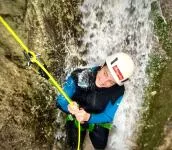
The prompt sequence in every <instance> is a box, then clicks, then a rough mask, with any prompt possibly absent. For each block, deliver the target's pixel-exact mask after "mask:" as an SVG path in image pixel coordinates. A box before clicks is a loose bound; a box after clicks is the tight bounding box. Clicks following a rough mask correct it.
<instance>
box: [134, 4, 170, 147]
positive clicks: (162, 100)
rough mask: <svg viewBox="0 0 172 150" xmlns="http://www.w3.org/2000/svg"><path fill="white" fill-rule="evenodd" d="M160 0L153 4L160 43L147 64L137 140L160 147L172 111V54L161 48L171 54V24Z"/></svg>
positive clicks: (153, 16) (153, 15) (143, 143)
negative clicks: (164, 14) (145, 86)
mask: <svg viewBox="0 0 172 150" xmlns="http://www.w3.org/2000/svg"><path fill="white" fill-rule="evenodd" d="M157 6H158V5H157V2H154V3H153V4H152V14H151V15H152V18H153V20H154V31H155V35H157V36H158V39H159V47H158V48H157V49H155V51H154V53H153V54H151V56H150V62H149V65H148V66H147V74H148V76H149V86H148V87H147V88H146V90H145V103H144V110H143V111H144V113H143V118H142V121H141V124H142V125H141V128H140V129H141V132H140V136H139V138H138V140H137V144H138V149H141V150H144V149H145V150H153V149H156V148H157V147H158V146H159V145H160V143H161V141H162V139H163V129H164V126H165V124H166V122H167V119H168V117H169V116H170V115H171V106H172V102H171V101H169V97H168V95H171V92H170V88H169V87H170V84H171V83H172V79H171V78H169V74H170V73H171V72H172V69H171V67H169V64H170V63H169V62H170V61H169V60H170V59H169V58H168V59H167V56H166V55H165V54H163V53H161V52H160V49H163V50H165V51H166V53H167V55H168V56H171V49H172V42H171V40H170V39H169V32H171V30H170V28H171V24H170V23H166V22H165V20H164V18H163V17H162V16H160V14H159V13H158V10H157V9H158V7H157Z"/></svg>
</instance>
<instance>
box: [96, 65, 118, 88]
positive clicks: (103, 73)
mask: <svg viewBox="0 0 172 150" xmlns="http://www.w3.org/2000/svg"><path fill="white" fill-rule="evenodd" d="M95 83H96V86H97V87H99V88H103V87H104V88H108V87H111V86H113V85H114V84H115V83H116V82H115V80H114V78H113V77H112V75H111V73H110V71H109V69H108V67H107V66H103V67H102V68H101V69H100V70H99V71H98V72H97V75H96V81H95Z"/></svg>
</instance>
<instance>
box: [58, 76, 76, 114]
mask: <svg viewBox="0 0 172 150" xmlns="http://www.w3.org/2000/svg"><path fill="white" fill-rule="evenodd" d="M63 90H64V92H65V93H66V94H67V95H68V96H69V97H70V98H71V97H72V96H73V95H74V93H75V90H76V85H75V82H74V80H73V78H72V77H71V76H70V77H69V78H68V79H67V80H66V82H65V83H64V85H63ZM56 104H57V107H58V108H60V109H61V110H62V111H64V112H66V113H69V111H68V108H67V106H68V102H67V100H66V99H65V98H64V96H63V95H61V94H60V95H58V96H57V97H56Z"/></svg>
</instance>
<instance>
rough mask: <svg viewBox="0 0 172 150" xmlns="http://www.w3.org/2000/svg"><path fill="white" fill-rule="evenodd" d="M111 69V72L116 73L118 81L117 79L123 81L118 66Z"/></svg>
mask: <svg viewBox="0 0 172 150" xmlns="http://www.w3.org/2000/svg"><path fill="white" fill-rule="evenodd" d="M112 68H113V70H114V71H115V73H116V75H117V77H118V79H119V80H123V79H124V77H123V75H122V73H121V71H120V70H119V68H118V66H117V65H115V66H114V67H112Z"/></svg>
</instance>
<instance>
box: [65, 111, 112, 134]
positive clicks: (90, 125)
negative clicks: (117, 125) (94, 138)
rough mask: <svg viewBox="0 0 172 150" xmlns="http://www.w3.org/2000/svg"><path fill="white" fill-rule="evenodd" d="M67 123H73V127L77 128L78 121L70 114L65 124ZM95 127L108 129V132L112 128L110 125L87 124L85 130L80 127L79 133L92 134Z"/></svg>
mask: <svg viewBox="0 0 172 150" xmlns="http://www.w3.org/2000/svg"><path fill="white" fill-rule="evenodd" d="M67 121H74V124H75V126H76V127H77V128H78V121H77V120H76V118H74V117H73V116H72V115H71V114H69V115H67V117H66V122H67ZM95 125H98V126H100V127H103V128H106V129H109V130H110V129H111V128H112V123H96V124H95V123H90V124H88V127H87V128H84V127H82V125H81V131H84V130H88V131H89V132H92V131H93V130H94V128H95Z"/></svg>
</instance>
